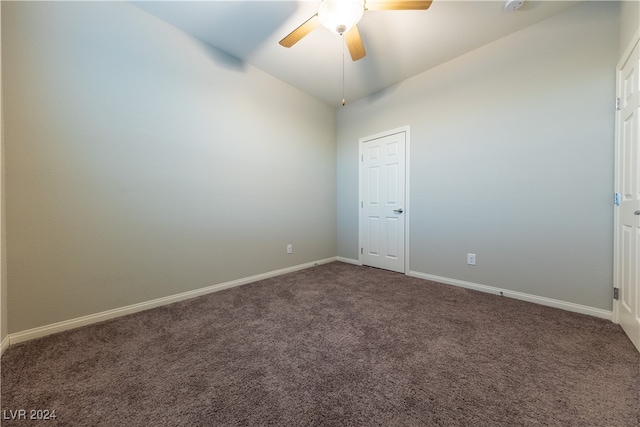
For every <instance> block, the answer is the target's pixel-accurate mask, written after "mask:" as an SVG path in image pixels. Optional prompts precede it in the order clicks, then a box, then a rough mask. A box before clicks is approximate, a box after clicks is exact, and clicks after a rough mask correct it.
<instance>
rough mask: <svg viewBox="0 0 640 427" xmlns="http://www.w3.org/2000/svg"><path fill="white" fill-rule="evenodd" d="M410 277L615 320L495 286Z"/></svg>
mask: <svg viewBox="0 0 640 427" xmlns="http://www.w3.org/2000/svg"><path fill="white" fill-rule="evenodd" d="M408 275H409V276H411V277H417V278H419V279H425V280H431V281H433V282H439V283H444V284H446V285H453V286H459V287H461V288H467V289H473V290H476V291H480V292H487V293H490V294H495V295H502V296H505V297H508V298H513V299H517V300H521V301H527V302H532V303H535V304H540V305H546V306H548V307H554V308H560V309H562V310H567V311H572V312H574V313H581V314H587V315H589V316H594V317H599V318H601V319H607V320H613V312H612V311H609V310H603V309H600V308H595V307H589V306H586V305H580V304H574V303H572V302H566V301H561V300H557V299H552V298H546V297H540V296H537V295H531V294H526V293H524V292H516V291H510V290H508V289H502V288H496V287H494V286H487V285H480V284H478V283H473V282H465V281H463V280H457V279H450V278H448V277H441V276H434V275H433V274H426V273H420V272H417V271H410V272H409V274H408Z"/></svg>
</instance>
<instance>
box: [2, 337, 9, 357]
mask: <svg viewBox="0 0 640 427" xmlns="http://www.w3.org/2000/svg"><path fill="white" fill-rule="evenodd" d="M8 347H9V335H7V336H6V337H4V339H3V340H2V344H0V356H2V355H3V354H4V351H5V350H6V349H7V348H8Z"/></svg>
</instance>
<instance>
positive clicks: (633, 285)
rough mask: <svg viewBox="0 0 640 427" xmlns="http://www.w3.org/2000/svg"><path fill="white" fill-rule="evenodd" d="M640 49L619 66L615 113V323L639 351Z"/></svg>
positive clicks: (639, 47)
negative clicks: (617, 200)
mask: <svg viewBox="0 0 640 427" xmlns="http://www.w3.org/2000/svg"><path fill="white" fill-rule="evenodd" d="M639 49H640V46H639V45H638V41H637V40H636V45H635V48H634V49H633V50H631V54H630V55H629V56H628V57H627V58H623V60H622V61H621V64H622V66H619V67H618V77H617V87H618V89H617V96H618V105H619V106H618V110H617V111H616V192H618V193H619V194H620V206H619V207H618V208H616V218H615V224H616V226H615V256H614V258H615V277H614V282H615V283H614V286H615V287H617V288H618V299H617V300H616V301H614V321H615V322H617V323H619V324H620V325H621V326H622V328H623V329H624V331H625V332H626V334H627V335H628V336H629V338H630V339H631V341H632V342H633V344H634V345H635V346H636V348H637V349H638V350H640V292H639V287H640V285H639V281H640V262H639V260H638V258H639V257H640V174H639V173H638V170H639V169H640V150H639V139H640V138H639V136H640V129H639V128H638V120H639V119H638V115H639V114H640V94H639V93H638V89H639V88H638V82H639V80H640V52H639Z"/></svg>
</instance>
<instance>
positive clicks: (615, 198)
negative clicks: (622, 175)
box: [613, 193, 622, 206]
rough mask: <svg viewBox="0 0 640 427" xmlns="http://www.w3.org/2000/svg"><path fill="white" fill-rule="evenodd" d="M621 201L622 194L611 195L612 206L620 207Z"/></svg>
mask: <svg viewBox="0 0 640 427" xmlns="http://www.w3.org/2000/svg"><path fill="white" fill-rule="evenodd" d="M621 199H622V194H620V193H613V204H614V205H616V206H620V200H621Z"/></svg>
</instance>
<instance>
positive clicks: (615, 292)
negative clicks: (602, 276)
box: [613, 288, 620, 300]
mask: <svg viewBox="0 0 640 427" xmlns="http://www.w3.org/2000/svg"><path fill="white" fill-rule="evenodd" d="M613 299H614V300H618V299H620V290H619V289H618V288H613Z"/></svg>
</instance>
